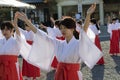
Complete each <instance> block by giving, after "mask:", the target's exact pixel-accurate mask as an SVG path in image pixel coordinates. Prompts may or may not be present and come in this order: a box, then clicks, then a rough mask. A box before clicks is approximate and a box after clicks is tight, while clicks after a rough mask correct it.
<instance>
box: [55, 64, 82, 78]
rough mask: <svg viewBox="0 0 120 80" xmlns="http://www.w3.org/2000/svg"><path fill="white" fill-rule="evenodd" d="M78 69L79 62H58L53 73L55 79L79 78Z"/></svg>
mask: <svg viewBox="0 0 120 80" xmlns="http://www.w3.org/2000/svg"><path fill="white" fill-rule="evenodd" d="M79 70H80V65H79V64H74V63H72V64H71V63H59V64H58V66H57V70H56V73H55V80H79V77H78V73H77V71H79Z"/></svg>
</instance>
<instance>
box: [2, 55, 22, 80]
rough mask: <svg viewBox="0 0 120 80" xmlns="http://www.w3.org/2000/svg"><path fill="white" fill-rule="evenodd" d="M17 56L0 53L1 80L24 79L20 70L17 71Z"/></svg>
mask: <svg viewBox="0 0 120 80" xmlns="http://www.w3.org/2000/svg"><path fill="white" fill-rule="evenodd" d="M16 62H17V56H15V55H0V80H22V75H21V74H20V71H19V72H18V71H17V66H16Z"/></svg>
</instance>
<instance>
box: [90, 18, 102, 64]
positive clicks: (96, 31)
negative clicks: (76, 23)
mask: <svg viewBox="0 0 120 80" xmlns="http://www.w3.org/2000/svg"><path fill="white" fill-rule="evenodd" d="M89 28H90V29H91V30H92V31H93V32H94V34H95V41H94V43H95V45H96V46H97V47H98V48H99V49H100V50H101V51H102V48H101V44H100V39H99V36H98V35H99V33H100V28H99V26H98V25H97V21H96V19H95V18H92V19H91V20H90V25H89ZM97 64H100V65H102V64H104V59H103V57H102V58H101V59H100V60H99V61H98V62H97Z"/></svg>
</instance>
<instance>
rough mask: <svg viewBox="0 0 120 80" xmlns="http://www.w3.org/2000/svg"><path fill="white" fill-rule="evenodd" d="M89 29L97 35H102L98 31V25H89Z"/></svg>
mask: <svg viewBox="0 0 120 80" xmlns="http://www.w3.org/2000/svg"><path fill="white" fill-rule="evenodd" d="M89 28H90V29H91V30H92V31H93V32H94V33H95V35H98V34H99V33H100V31H99V30H97V28H96V25H92V24H90V25H89Z"/></svg>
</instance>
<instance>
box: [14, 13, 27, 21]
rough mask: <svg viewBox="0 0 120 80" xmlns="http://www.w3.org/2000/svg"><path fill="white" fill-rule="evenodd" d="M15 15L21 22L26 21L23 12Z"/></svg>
mask: <svg viewBox="0 0 120 80" xmlns="http://www.w3.org/2000/svg"><path fill="white" fill-rule="evenodd" d="M15 14H16V15H17V17H18V19H20V20H22V21H26V19H28V18H27V16H26V15H25V14H24V13H23V12H22V13H20V12H16V13H15Z"/></svg>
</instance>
